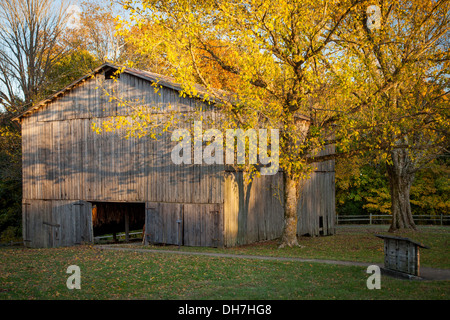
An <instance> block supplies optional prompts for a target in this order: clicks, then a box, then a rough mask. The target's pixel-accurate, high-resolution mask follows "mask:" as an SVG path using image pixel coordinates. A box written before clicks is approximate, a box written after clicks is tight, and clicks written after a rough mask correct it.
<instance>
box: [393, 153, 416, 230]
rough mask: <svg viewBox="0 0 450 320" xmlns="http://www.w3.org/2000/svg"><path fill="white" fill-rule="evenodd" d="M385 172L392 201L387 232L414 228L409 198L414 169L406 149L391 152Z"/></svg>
mask: <svg viewBox="0 0 450 320" xmlns="http://www.w3.org/2000/svg"><path fill="white" fill-rule="evenodd" d="M387 173H388V175H389V184H390V193H391V202H392V204H391V213H392V223H391V227H390V228H389V232H393V231H397V230H402V229H412V230H416V225H415V223H414V220H413V217H412V213H411V203H410V200H409V194H410V190H411V185H412V183H413V181H414V171H413V170H412V161H411V159H410V157H409V154H408V150H407V149H396V150H394V151H393V152H392V165H390V164H388V165H387Z"/></svg>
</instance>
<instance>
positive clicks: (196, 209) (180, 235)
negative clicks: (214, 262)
mask: <svg viewBox="0 0 450 320" xmlns="http://www.w3.org/2000/svg"><path fill="white" fill-rule="evenodd" d="M222 208H223V205H222V204H218V203H217V204H198V203H184V204H182V203H163V202H148V203H147V208H146V221H145V234H146V237H145V239H146V241H147V242H150V243H165V244H177V245H178V244H179V245H185V246H204V247H222V246H223V245H224V243H223V209H222Z"/></svg>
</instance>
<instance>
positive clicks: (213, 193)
mask: <svg viewBox="0 0 450 320" xmlns="http://www.w3.org/2000/svg"><path fill="white" fill-rule="evenodd" d="M117 69H118V66H115V65H112V64H109V63H106V64H104V65H102V66H101V67H99V68H97V69H96V70H94V71H93V72H92V73H91V74H88V75H86V76H85V77H83V78H81V79H79V80H77V81H75V82H74V83H72V84H71V85H69V86H68V87H66V88H65V89H63V90H61V91H60V92H58V93H56V94H55V95H53V96H52V97H50V98H48V99H46V100H44V101H42V102H40V103H37V104H36V105H34V106H33V107H32V108H30V109H29V110H27V111H26V112H25V113H24V114H22V115H20V116H19V117H17V118H16V119H15V120H17V121H18V122H20V124H21V127H22V154H23V213H22V218H23V239H24V244H25V245H26V246H30V247H58V246H70V245H74V244H81V243H86V242H92V241H93V238H94V235H100V234H101V233H105V232H116V231H117V232H118V231H123V227H124V224H125V223H127V226H128V228H129V229H130V230H136V229H139V230H142V228H143V225H144V224H145V228H146V230H145V232H146V234H147V235H148V236H149V240H150V241H151V242H155V243H166V244H178V243H179V242H181V244H183V245H188V246H235V245H240V244H246V243H251V242H255V241H260V240H268V239H274V238H277V237H280V235H281V232H282V228H283V221H284V220H283V207H282V202H283V199H277V198H275V197H274V196H273V195H274V194H275V193H279V194H283V192H282V190H281V189H280V187H281V186H282V181H283V173H282V172H278V173H277V174H276V175H272V176H262V177H261V178H258V179H255V180H254V181H253V183H252V184H251V187H246V186H244V183H243V174H242V172H237V171H233V170H230V169H229V168H228V167H225V166H224V165H216V164H214V165H205V164H202V165H200V164H189V165H188V164H182V165H175V164H174V163H173V162H172V161H170V151H171V150H172V149H173V147H174V145H175V144H176V142H172V141H171V139H170V138H171V137H170V134H165V135H162V136H161V137H160V138H158V140H156V141H155V140H153V139H151V138H149V137H142V138H139V139H138V138H130V139H128V140H125V139H122V138H121V136H120V134H119V133H118V132H102V133H101V134H97V133H95V132H94V131H93V130H92V126H93V124H94V123H97V122H98V121H99V120H102V119H106V118H109V117H114V116H117V115H128V112H129V109H128V108H127V107H126V106H124V105H121V104H118V103H117V102H114V101H110V100H109V99H108V97H106V96H105V95H104V94H103V92H102V90H99V89H98V88H99V86H102V87H106V88H108V89H110V90H114V91H115V93H116V94H118V95H121V97H122V98H123V99H125V100H128V101H132V100H139V101H141V103H143V104H148V105H152V106H160V109H159V110H160V112H164V110H165V107H166V106H167V105H168V104H170V105H171V106H172V109H174V108H175V110H177V111H179V112H186V111H188V110H193V109H201V110H203V111H202V112H208V111H209V110H211V108H214V105H209V104H207V103H205V102H203V101H202V99H197V98H190V97H184V96H180V91H181V87H180V86H179V85H178V84H177V83H175V82H174V81H173V80H171V79H170V78H168V77H164V76H160V75H157V74H154V73H151V72H146V71H142V70H136V69H130V68H126V69H124V70H123V72H122V73H121V74H120V76H119V78H118V79H117V81H114V80H113V79H112V78H113V77H112V75H113V73H114V72H115V71H116V70H117ZM155 83H157V85H158V91H157V92H156V90H155ZM156 116H158V111H157V112H155V117H156ZM304 121H307V120H304ZM332 152H334V146H333V145H329V146H327V148H326V149H325V150H324V151H322V153H321V154H323V155H325V154H329V153H332ZM244 189H245V190H244ZM298 215H299V225H298V234H299V235H304V234H309V235H311V236H315V235H329V234H333V233H334V230H335V185H334V160H330V161H326V162H322V163H319V164H317V170H316V171H315V172H313V173H312V175H311V179H310V180H308V181H307V182H306V183H305V187H304V188H303V193H302V195H301V201H300V204H299V207H298ZM177 221H178V222H180V221H181V222H182V223H181V225H180V223H178V222H177ZM180 227H181V241H179V240H180V239H179V238H178V236H179V234H178V233H179V231H178V230H179V228H180Z"/></svg>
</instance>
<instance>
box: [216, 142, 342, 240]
mask: <svg viewBox="0 0 450 320" xmlns="http://www.w3.org/2000/svg"><path fill="white" fill-rule="evenodd" d="M331 152H334V146H332V145H329V146H326V148H325V149H324V150H323V151H321V152H320V153H319V155H326V154H329V153H331ZM314 165H315V166H316V170H315V171H314V172H313V173H312V174H311V177H310V179H308V180H306V181H303V187H302V192H301V195H300V201H299V205H298V225H297V230H298V231H297V234H298V235H310V236H319V235H332V234H334V233H335V189H334V188H335V184H334V160H329V161H325V162H320V163H316V164H314ZM283 202H284V188H283V173H282V172H278V173H277V174H276V175H272V176H261V177H259V178H256V179H254V180H253V181H252V182H251V183H250V184H249V185H245V184H244V181H243V173H242V172H228V173H227V175H226V177H225V187H224V241H225V242H224V243H225V246H234V245H241V244H247V243H252V242H255V241H261V240H270V239H275V238H278V237H280V236H281V234H282V231H283V225H284V209H283Z"/></svg>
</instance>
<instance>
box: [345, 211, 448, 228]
mask: <svg viewBox="0 0 450 320" xmlns="http://www.w3.org/2000/svg"><path fill="white" fill-rule="evenodd" d="M412 217H413V220H414V222H423V221H426V222H428V223H432V224H440V225H441V226H442V225H444V224H450V216H448V215H443V214H440V215H413V216H412ZM391 219H392V216H391V215H390V214H372V213H370V214H368V215H339V214H338V215H336V224H342V223H346V222H353V223H357V222H360V223H367V222H368V223H369V224H375V223H376V224H380V223H381V224H382V223H386V224H388V223H390V221H391Z"/></svg>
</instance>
